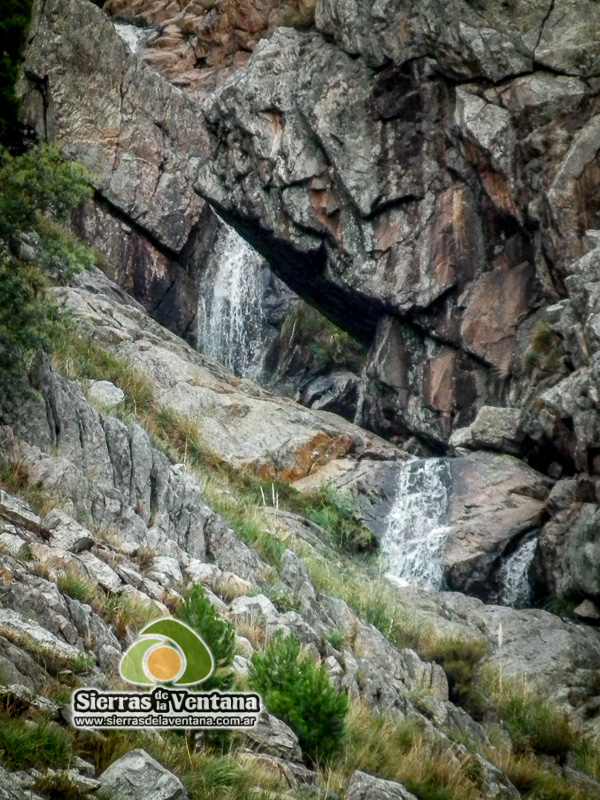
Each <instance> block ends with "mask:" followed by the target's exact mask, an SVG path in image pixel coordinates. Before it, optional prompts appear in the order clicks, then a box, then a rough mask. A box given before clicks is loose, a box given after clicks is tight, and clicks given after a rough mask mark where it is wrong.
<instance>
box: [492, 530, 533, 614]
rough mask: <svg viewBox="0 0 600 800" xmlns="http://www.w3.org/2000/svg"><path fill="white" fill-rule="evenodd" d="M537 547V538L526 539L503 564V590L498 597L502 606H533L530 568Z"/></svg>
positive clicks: (501, 571)
mask: <svg viewBox="0 0 600 800" xmlns="http://www.w3.org/2000/svg"><path fill="white" fill-rule="evenodd" d="M536 545H537V537H536V536H531V537H530V538H528V539H525V540H524V541H522V542H520V544H519V546H518V547H517V548H516V550H515V551H514V553H511V555H510V556H509V557H508V558H507V559H506V560H505V561H504V563H503V564H502V567H501V570H500V581H501V584H502V589H501V591H500V595H499V597H498V603H500V605H503V606H512V607H513V608H525V607H527V606H529V605H531V584H530V583H529V567H530V566H531V562H532V561H533V557H534V554H535V548H536Z"/></svg>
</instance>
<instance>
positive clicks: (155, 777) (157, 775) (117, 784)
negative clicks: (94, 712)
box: [100, 750, 188, 800]
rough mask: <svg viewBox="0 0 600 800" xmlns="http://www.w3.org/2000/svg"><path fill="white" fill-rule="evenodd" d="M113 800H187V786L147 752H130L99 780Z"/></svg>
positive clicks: (114, 763) (109, 768) (113, 764)
mask: <svg viewBox="0 0 600 800" xmlns="http://www.w3.org/2000/svg"><path fill="white" fill-rule="evenodd" d="M100 784H101V786H102V790H103V791H104V792H106V793H107V794H109V795H110V796H111V797H113V798H114V800H186V798H187V796H188V794H187V791H186V790H185V787H184V785H183V784H182V783H181V781H180V780H179V778H177V777H176V776H175V775H173V773H171V772H169V771H168V770H166V769H165V768H164V767H163V766H161V765H160V764H159V763H158V761H156V759H154V758H152V756H151V755H149V754H148V753H146V751H145V750H131V751H130V752H129V753H127V754H126V755H124V756H122V757H121V758H119V759H117V761H114V762H113V763H112V764H111V765H110V767H108V769H106V770H104V772H103V773H102V775H101V776H100Z"/></svg>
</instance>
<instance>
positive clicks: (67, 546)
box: [44, 508, 97, 553]
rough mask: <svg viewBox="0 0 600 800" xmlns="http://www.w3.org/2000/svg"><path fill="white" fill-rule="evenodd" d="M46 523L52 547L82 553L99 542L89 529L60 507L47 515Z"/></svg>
mask: <svg viewBox="0 0 600 800" xmlns="http://www.w3.org/2000/svg"><path fill="white" fill-rule="evenodd" d="M44 525H45V526H46V527H47V528H48V530H49V531H50V544H51V545H52V547H58V548H60V549H62V550H68V551H69V552H70V553H81V552H83V551H84V550H89V549H90V548H92V547H93V546H94V545H95V544H96V543H97V540H96V538H95V537H94V536H93V535H92V534H91V533H90V532H89V531H88V530H86V529H85V528H84V527H83V526H82V525H80V524H79V523H78V522H77V521H76V520H74V519H73V518H72V517H70V516H69V515H68V514H65V513H64V512H63V511H61V510H60V509H57V508H55V509H53V510H52V511H51V512H50V513H49V514H48V515H47V516H46V517H45V519H44Z"/></svg>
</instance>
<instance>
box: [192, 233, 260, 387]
mask: <svg viewBox="0 0 600 800" xmlns="http://www.w3.org/2000/svg"><path fill="white" fill-rule="evenodd" d="M215 259H216V272H215V274H214V278H213V280H212V286H211V289H212V295H209V296H205V297H203V299H202V312H203V313H202V314H201V321H200V330H199V332H198V333H199V336H198V348H199V349H200V350H201V351H202V352H203V353H206V354H207V355H209V356H212V357H213V358H215V359H216V360H217V361H220V362H221V364H223V365H224V366H226V367H227V368H228V369H230V370H231V371H232V372H233V373H235V374H236V375H238V376H239V377H242V378H252V379H254V380H258V379H259V378H260V375H261V372H262V361H263V358H264V346H263V337H262V332H263V325H264V315H263V310H262V272H263V265H264V262H263V260H262V258H261V256H260V255H259V254H258V253H257V252H256V251H255V250H253V249H252V247H250V245H249V244H248V243H247V242H246V241H245V240H244V239H243V238H242V237H241V236H239V234H237V233H236V231H235V230H234V229H233V228H223V230H222V231H221V232H220V233H219V237H218V239H217V243H216V246H215Z"/></svg>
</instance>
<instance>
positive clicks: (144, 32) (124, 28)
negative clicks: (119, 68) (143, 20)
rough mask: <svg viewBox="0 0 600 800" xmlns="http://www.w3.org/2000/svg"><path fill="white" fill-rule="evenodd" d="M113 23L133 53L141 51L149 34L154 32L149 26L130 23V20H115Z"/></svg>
mask: <svg viewBox="0 0 600 800" xmlns="http://www.w3.org/2000/svg"><path fill="white" fill-rule="evenodd" d="M113 25H114V26H115V29H116V31H117V33H118V34H119V36H120V37H121V39H123V41H124V42H125V44H126V45H127V46H128V47H129V49H130V50H131V52H132V53H137V52H139V51H140V50H141V49H142V48H143V46H144V44H145V42H146V39H147V38H148V36H150V34H151V33H152V31H150V30H148V29H147V28H140V27H138V26H137V25H130V24H129V23H128V22H114V23H113Z"/></svg>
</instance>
